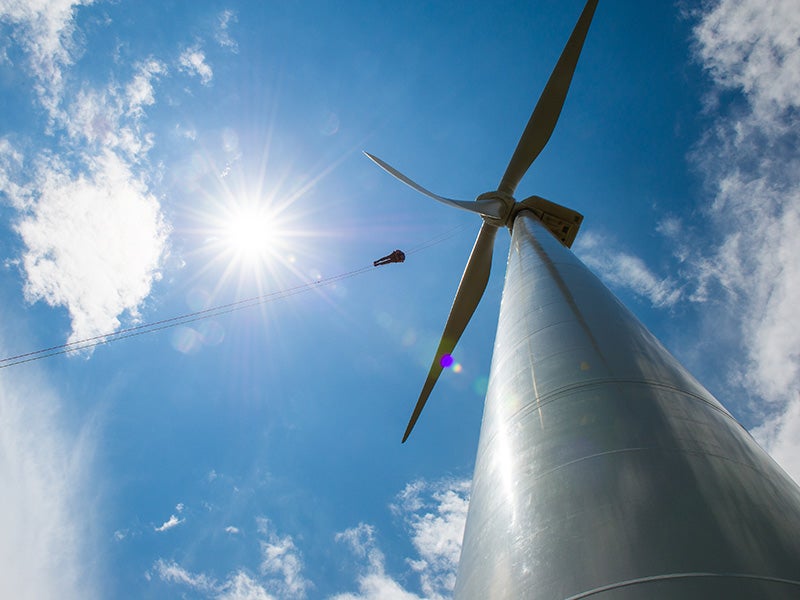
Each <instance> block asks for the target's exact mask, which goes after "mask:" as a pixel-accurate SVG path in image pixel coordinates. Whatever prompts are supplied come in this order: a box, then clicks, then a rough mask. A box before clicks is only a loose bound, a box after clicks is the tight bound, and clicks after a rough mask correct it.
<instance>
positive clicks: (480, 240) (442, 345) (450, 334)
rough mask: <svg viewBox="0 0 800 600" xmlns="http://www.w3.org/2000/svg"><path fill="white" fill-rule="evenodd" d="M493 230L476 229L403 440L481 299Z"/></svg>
mask: <svg viewBox="0 0 800 600" xmlns="http://www.w3.org/2000/svg"><path fill="white" fill-rule="evenodd" d="M496 233H497V227H496V226H494V225H489V224H488V223H484V224H483V225H482V226H481V230H480V231H479V232H478V237H477V239H476V240H475V245H474V246H473V247H472V253H471V254H470V255H469V260H468V261H467V266H466V268H465V269H464V274H463V275H462V276H461V283H459V284H458V291H457V292H456V297H455V300H453V306H452V307H451V308H450V316H449V317H447V324H446V325H445V326H444V333H443V334H442V340H441V342H439V348H438V349H437V350H436V356H434V357H433V364H431V368H430V371H428V378H427V379H426V380H425V385H424V386H422V392H421V393H420V395H419V400H417V404H416V406H415V407H414V412H413V413H412V414H411V420H410V421H409V422H408V427H406V432H405V434H403V442H405V441H406V440H407V439H408V436H409V434H410V433H411V430H412V429H413V428H414V424H415V423H416V422H417V419H418V418H419V414H420V413H421V412H422V409H423V407H424V406H425V403H426V402H427V401H428V396H430V394H431V390H433V386H434V385H435V384H436V381H437V380H438V379H439V375H441V373H442V368H443V367H442V357H443V356H444V355H446V354H450V353H452V352H453V349H454V348H455V347H456V344H457V343H458V340H459V338H461V334H462V333H464V329H466V327H467V323H469V320H470V318H472V313H474V312H475V309H476V308H477V307H478V303H479V302H480V301H481V297H482V296H483V291H484V290H485V289H486V283H487V282H488V281H489V272H490V271H491V269H492V250H493V248H494V238H495V234H496Z"/></svg>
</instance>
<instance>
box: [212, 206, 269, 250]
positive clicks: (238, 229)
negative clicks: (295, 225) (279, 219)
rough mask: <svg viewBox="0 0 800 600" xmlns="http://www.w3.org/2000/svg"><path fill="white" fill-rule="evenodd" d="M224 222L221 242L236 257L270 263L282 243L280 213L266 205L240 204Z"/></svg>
mask: <svg viewBox="0 0 800 600" xmlns="http://www.w3.org/2000/svg"><path fill="white" fill-rule="evenodd" d="M221 225H222V227H221V231H220V234H221V235H220V237H221V240H220V241H221V242H222V245H223V246H224V247H225V249H226V250H227V251H228V252H229V253H231V254H232V255H233V256H234V257H235V259H236V260H239V261H242V262H245V263H262V262H266V261H268V260H269V258H270V256H271V255H273V254H274V253H275V250H276V249H277V247H278V246H279V245H280V232H279V228H278V226H277V223H276V216H275V215H273V214H271V213H270V212H269V211H268V210H266V209H264V208H263V207H259V206H244V207H237V208H236V209H234V210H232V211H231V212H230V213H229V214H228V215H226V218H225V220H224V221H223V222H222V223H221Z"/></svg>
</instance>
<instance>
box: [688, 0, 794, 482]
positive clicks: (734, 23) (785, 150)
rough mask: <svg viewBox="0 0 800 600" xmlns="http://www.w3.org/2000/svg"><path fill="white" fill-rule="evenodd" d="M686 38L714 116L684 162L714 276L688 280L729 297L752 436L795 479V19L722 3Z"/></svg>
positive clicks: (758, 6) (763, 6) (782, 8)
mask: <svg viewBox="0 0 800 600" xmlns="http://www.w3.org/2000/svg"><path fill="white" fill-rule="evenodd" d="M694 36H695V41H696V47H695V50H696V54H697V57H698V60H699V61H700V63H701V65H702V66H703V67H704V68H705V69H706V70H707V72H708V74H709V75H710V77H711V79H712V81H713V84H714V88H713V90H712V92H711V93H710V94H709V98H708V102H709V105H711V106H713V107H715V108H716V109H717V112H718V113H719V114H720V115H721V116H720V117H719V118H718V119H717V120H716V122H715V123H714V126H713V128H711V129H710V130H709V131H708V133H707V135H706V136H705V138H704V139H703V140H702V141H701V142H700V143H699V144H698V146H697V148H696V150H695V152H694V153H693V155H692V161H693V162H694V163H696V164H697V165H698V166H699V169H700V170H701V172H702V174H703V175H704V177H705V179H706V183H707V186H708V189H709V191H710V192H711V195H712V202H711V203H710V204H709V206H708V207H706V210H707V213H708V214H709V215H710V217H711V219H712V221H713V224H714V227H713V231H715V232H716V235H717V236H718V250H717V251H716V252H715V253H714V254H713V255H711V256H704V257H700V258H699V260H698V261H697V264H698V265H700V266H701V267H702V265H708V264H713V265H714V267H715V268H714V269H703V268H698V269H697V270H696V273H695V275H696V277H697V280H698V281H699V282H700V283H701V284H702V285H706V286H707V285H712V284H715V283H719V284H720V285H722V286H723V287H724V289H726V290H728V291H729V292H730V294H729V296H728V304H727V305H726V307H725V310H726V311H727V312H728V313H732V314H737V315H739V316H740V323H741V324H740V332H739V333H740V338H741V340H742V351H743V352H744V353H745V354H746V357H747V364H746V373H745V379H746V381H747V383H748V384H749V387H750V388H751V389H752V390H753V391H755V392H756V393H757V394H759V395H760V396H761V397H762V398H763V399H764V400H766V401H767V403H766V404H764V405H762V406H760V407H755V410H757V411H761V412H762V413H763V414H764V416H765V420H764V424H763V425H762V426H761V427H759V428H757V429H756V430H755V431H754V433H755V434H756V436H757V437H758V438H759V439H760V440H761V441H762V442H763V443H765V445H766V446H767V448H768V449H769V450H770V451H771V452H772V454H773V456H775V457H776V458H777V459H778V460H779V462H781V464H782V465H783V466H784V467H785V468H786V469H787V470H788V471H789V472H790V473H791V474H792V475H793V476H794V477H795V479H797V480H800V398H799V397H798V394H799V393H800V317H798V313H797V310H796V304H797V298H800V261H799V260H798V256H800V236H798V235H797V231H798V226H800V44H799V43H798V39H800V11H798V10H797V5H796V3H795V2H793V1H792V0H780V1H775V2H767V3H764V2H760V1H759V0H720V1H718V2H714V3H711V4H710V5H709V6H708V8H707V9H706V10H705V12H703V13H701V14H700V15H699V16H698V22H697V24H696V27H695V29H694Z"/></svg>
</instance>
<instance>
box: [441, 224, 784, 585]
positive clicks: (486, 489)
mask: <svg viewBox="0 0 800 600" xmlns="http://www.w3.org/2000/svg"><path fill="white" fill-rule="evenodd" d="M454 597H455V598H456V599H457V600H464V599H475V600H491V599H495V598H508V599H514V600H518V599H527V598H537V599H570V600H575V599H578V598H592V599H593V600H594V599H598V600H599V599H602V600H608V599H611V598H613V599H615V600H616V599H637V600H638V599H647V600H653V599H656V600H657V599H661V598H681V599H687V598H698V599H699V598H702V599H704V600H705V599H709V598H758V599H771V598H786V599H789V598H792V599H796V598H800V489H799V488H798V487H797V485H795V483H794V482H793V481H792V480H791V479H790V478H789V477H788V476H787V475H786V474H785V473H784V472H783V471H782V470H781V469H780V467H779V466H778V465H777V464H776V463H775V462H774V461H773V460H772V459H771V458H770V457H769V456H768V455H767V454H766V453H765V452H764V451H763V450H762V449H761V448H760V447H759V446H758V445H757V444H756V443H755V441H754V440H753V439H752V437H751V436H750V434H749V433H748V432H747V431H746V430H745V429H744V428H743V427H742V426H741V425H740V424H739V423H737V422H736V420H735V419H734V418H733V417H732V416H731V415H730V413H728V411H727V410H725V408H724V407H723V406H722V405H721V404H720V403H719V402H718V401H717V400H716V399H715V398H714V397H713V396H712V395H711V394H710V393H709V392H708V391H707V390H706V389H705V388H703V386H701V385H700V384H699V383H698V382H697V381H696V380H695V379H694V378H693V377H692V376H691V375H690V374H689V373H688V372H687V371H686V370H685V369H684V368H683V367H682V366H681V365H680V364H679V363H678V362H677V361H676V360H675V358H673V357H672V356H671V355H670V354H669V353H668V352H667V350H666V349H664V347H663V346H662V345H661V344H660V343H659V342H658V341H657V340H656V339H655V337H653V335H652V334H651V333H650V332H649V331H647V329H645V327H644V326H643V325H642V324H641V323H639V321H637V319H636V318H635V317H634V316H633V315H632V314H631V313H630V312H629V311H628V310H627V309H626V308H625V307H624V306H623V305H622V304H621V303H620V302H619V300H617V299H616V298H615V297H614V296H613V294H611V292H609V291H608V289H606V288H605V287H604V286H603V284H602V283H601V282H600V281H599V280H598V279H597V277H595V276H594V275H593V274H592V273H591V272H590V271H589V270H588V269H587V268H586V266H585V265H583V263H581V262H580V261H579V260H578V259H577V258H576V257H575V256H574V255H573V254H572V252H570V251H569V250H568V249H567V248H565V247H564V246H563V245H561V244H560V243H559V242H558V241H557V240H556V239H555V238H554V237H553V236H552V235H551V234H550V233H549V232H548V231H547V230H546V229H545V228H544V226H543V225H542V224H541V223H540V222H539V221H538V219H536V218H535V217H534V216H533V215H532V213H530V212H526V211H523V212H521V213H520V214H519V216H518V217H517V218H516V222H515V223H514V229H513V233H512V241H511V249H510V251H509V259H508V270H507V274H506V282H505V288H504V291H503V300H502V306H501V310H500V320H499V324H498V331H497V339H496V342H495V348H494V358H493V361H492V368H491V377H490V383H489V390H488V393H487V398H486V406H485V409H484V415H483V423H482V425H481V434H480V442H479V446H478V455H477V460H476V465H475V475H474V479H473V490H472V497H471V501H470V507H469V515H468V517H467V525H466V531H465V534H464V543H463V547H462V553H461V561H460V564H459V571H458V577H457V581H456V587H455V594H454Z"/></svg>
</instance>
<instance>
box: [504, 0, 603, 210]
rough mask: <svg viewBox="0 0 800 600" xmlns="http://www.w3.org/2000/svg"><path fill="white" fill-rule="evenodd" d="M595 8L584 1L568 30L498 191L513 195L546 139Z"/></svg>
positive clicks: (593, 1)
mask: <svg viewBox="0 0 800 600" xmlns="http://www.w3.org/2000/svg"><path fill="white" fill-rule="evenodd" d="M596 8H597V0H588V2H586V6H584V8H583V12H582V13H581V16H580V18H579V19H578V22H577V23H576V24H575V29H573V30H572V35H570V36H569V40H567V45H566V46H564V50H563V51H562V53H561V57H560V58H559V59H558V62H557V63H556V66H555V68H554V69H553V72H552V73H551V74H550V79H548V80H547V85H545V87H544V91H543V92H542V95H541V96H540V97H539V101H538V102H537V103H536V108H534V109H533V114H532V115H531V118H530V119H529V120H528V124H527V125H526V127H525V131H523V132H522V137H521V138H520V140H519V143H518V144H517V149H516V150H514V154H513V155H512V156H511V160H510V161H509V163H508V167H507V168H506V172H505V174H504V175H503V179H502V180H501V181H500V186H499V187H498V188H497V189H498V190H499V191H501V192H505V193H507V194H510V195H512V196H513V195H514V191H515V190H516V189H517V185H518V184H519V182H520V180H521V179H522V177H523V176H524V175H525V173H526V172H527V170H528V168H529V167H530V166H531V164H532V163H533V161H534V160H536V157H537V156H539V153H540V152H541V151H542V150H543V149H544V147H545V145H546V144H547V142H548V141H549V140H550V136H551V135H552V133H553V130H554V129H555V127H556V123H557V122H558V117H559V116H560V115H561V109H562V108H563V106H564V100H566V98H567V92H568V91H569V85H570V83H571V82H572V74H573V73H574V72H575V66H576V65H577V64H578V57H579V56H580V55H581V49H582V48H583V42H584V40H585V39H586V34H587V32H588V31H589V25H590V24H591V23H592V17H594V11H595V9H596Z"/></svg>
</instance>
